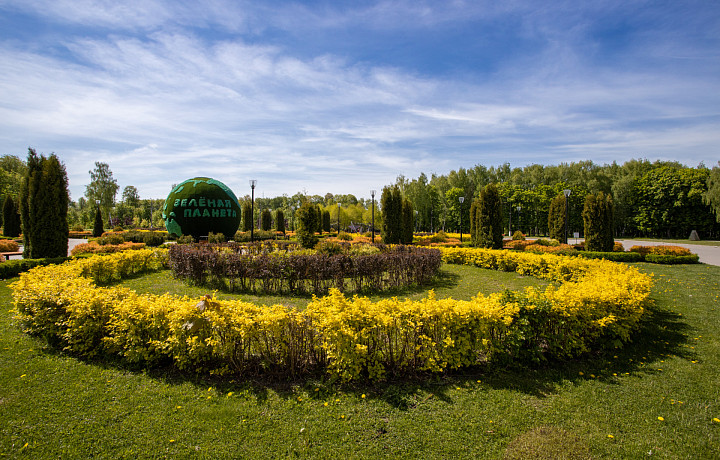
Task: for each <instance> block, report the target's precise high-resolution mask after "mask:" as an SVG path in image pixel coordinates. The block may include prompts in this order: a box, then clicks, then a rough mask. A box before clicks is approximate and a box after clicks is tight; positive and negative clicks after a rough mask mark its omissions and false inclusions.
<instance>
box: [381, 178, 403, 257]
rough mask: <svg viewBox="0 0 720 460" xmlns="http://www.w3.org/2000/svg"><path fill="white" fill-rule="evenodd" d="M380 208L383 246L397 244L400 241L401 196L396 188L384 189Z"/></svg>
mask: <svg viewBox="0 0 720 460" xmlns="http://www.w3.org/2000/svg"><path fill="white" fill-rule="evenodd" d="M380 203H381V206H382V235H383V242H384V243H385V244H398V243H400V242H401V239H402V195H401V194H400V189H399V188H398V187H397V186H392V187H389V186H387V187H384V188H383V191H382V196H381V197H380Z"/></svg>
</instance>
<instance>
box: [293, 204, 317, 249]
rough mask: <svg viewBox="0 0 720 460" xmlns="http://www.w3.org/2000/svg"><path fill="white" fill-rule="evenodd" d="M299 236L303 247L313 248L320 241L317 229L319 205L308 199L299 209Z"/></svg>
mask: <svg viewBox="0 0 720 460" xmlns="http://www.w3.org/2000/svg"><path fill="white" fill-rule="evenodd" d="M296 217H297V236H298V239H299V240H300V244H301V245H302V247H304V248H307V249H312V248H314V247H315V245H316V244H317V242H318V237H317V235H315V230H317V228H318V225H319V224H318V222H319V220H320V218H319V216H318V212H317V207H316V206H315V205H313V204H311V203H310V202H308V201H305V202H304V203H303V204H302V205H301V206H300V209H298V210H297V214H296Z"/></svg>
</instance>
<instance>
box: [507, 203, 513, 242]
mask: <svg viewBox="0 0 720 460" xmlns="http://www.w3.org/2000/svg"><path fill="white" fill-rule="evenodd" d="M508 204H509V203H508ZM508 208H510V222H509V223H508V236H509V237H510V238H512V206H508Z"/></svg>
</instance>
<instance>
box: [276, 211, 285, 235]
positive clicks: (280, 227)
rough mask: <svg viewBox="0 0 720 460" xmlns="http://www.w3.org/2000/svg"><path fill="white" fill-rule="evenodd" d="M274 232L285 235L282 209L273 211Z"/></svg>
mask: <svg viewBox="0 0 720 460" xmlns="http://www.w3.org/2000/svg"><path fill="white" fill-rule="evenodd" d="M275 230H277V231H278V232H282V234H283V235H284V234H285V213H284V212H283V211H282V209H278V210H277V211H275Z"/></svg>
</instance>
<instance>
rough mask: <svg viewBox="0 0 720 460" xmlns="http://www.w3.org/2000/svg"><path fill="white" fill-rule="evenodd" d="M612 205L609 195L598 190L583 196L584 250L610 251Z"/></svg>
mask: <svg viewBox="0 0 720 460" xmlns="http://www.w3.org/2000/svg"><path fill="white" fill-rule="evenodd" d="M613 215H614V205H613V200H612V197H611V196H610V195H605V194H604V193H603V192H598V194H597V195H593V194H592V193H590V194H588V195H587V196H586V197H585V206H584V207H583V212H582V217H583V222H584V224H585V250H587V251H597V252H612V251H613V243H614V242H615V239H614V238H613V228H614V227H613V225H614V224H613Z"/></svg>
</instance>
